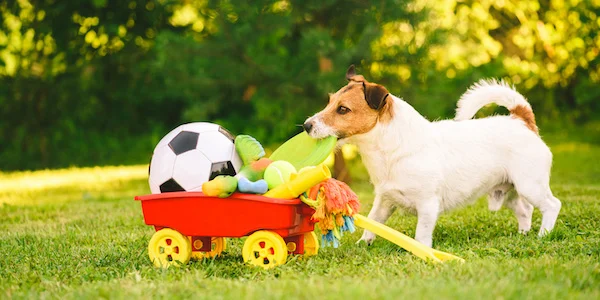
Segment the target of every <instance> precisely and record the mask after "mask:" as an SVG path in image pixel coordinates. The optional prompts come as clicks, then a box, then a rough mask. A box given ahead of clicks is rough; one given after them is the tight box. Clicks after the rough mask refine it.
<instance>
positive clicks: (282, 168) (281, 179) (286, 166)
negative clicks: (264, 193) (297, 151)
mask: <svg viewBox="0 0 600 300" xmlns="http://www.w3.org/2000/svg"><path fill="white" fill-rule="evenodd" d="M294 173H296V168H295V167H294V166H293V165H292V164H291V163H289V162H287V161H285V160H278V161H275V162H273V163H272V164H270V165H269V166H268V167H267V169H266V170H265V174H264V178H265V180H266V181H267V183H268V184H269V189H270V190H272V189H274V188H276V187H277V186H279V185H281V184H283V183H286V182H288V181H290V177H291V175H292V174H294Z"/></svg>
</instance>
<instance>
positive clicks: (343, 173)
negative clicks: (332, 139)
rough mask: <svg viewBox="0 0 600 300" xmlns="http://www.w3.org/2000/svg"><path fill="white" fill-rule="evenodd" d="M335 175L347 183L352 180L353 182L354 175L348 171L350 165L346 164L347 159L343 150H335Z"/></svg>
mask: <svg viewBox="0 0 600 300" xmlns="http://www.w3.org/2000/svg"><path fill="white" fill-rule="evenodd" d="M333 176H334V178H335V179H337V180H339V181H343V182H345V183H347V184H350V182H352V177H350V172H349V171H348V167H347V166H346V160H345V159H344V155H343V154H342V151H336V152H335V162H334V164H333Z"/></svg>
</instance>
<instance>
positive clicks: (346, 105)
mask: <svg viewBox="0 0 600 300" xmlns="http://www.w3.org/2000/svg"><path fill="white" fill-rule="evenodd" d="M346 78H347V79H348V81H349V83H348V85H346V86H344V87H343V88H341V89H340V90H338V91H337V92H336V93H335V94H332V95H330V97H329V104H328V105H327V107H325V109H323V110H322V111H320V112H319V113H317V114H315V115H314V116H312V117H310V118H308V119H307V120H306V122H305V123H304V129H305V130H306V131H307V132H308V133H309V134H310V135H311V136H312V137H314V138H323V137H326V136H330V135H333V136H336V137H338V138H339V139H340V140H341V141H342V142H349V143H352V144H355V145H356V146H358V149H359V152H360V154H361V157H362V161H363V163H364V165H365V166H366V168H367V170H368V172H369V176H370V177H371V181H372V183H373V185H374V187H375V200H374V203H373V208H372V209H371V212H370V213H369V218H371V219H373V220H375V221H378V222H381V223H384V222H385V221H386V220H387V219H388V218H389V217H390V215H391V214H392V213H393V211H394V209H395V208H396V207H400V208H402V209H404V210H406V211H408V212H411V213H416V214H417V216H418V222H417V229H416V237H415V238H416V240H418V241H419V242H421V243H423V244H425V245H428V246H431V244H432V235H433V229H434V227H435V224H436V221H437V218H438V215H439V214H440V213H441V212H445V211H448V210H450V209H453V208H456V207H459V206H462V205H464V204H469V203H472V202H475V200H477V199H478V198H479V197H481V196H483V195H485V194H486V193H487V194H488V195H489V208H490V209H491V210H497V209H499V208H500V207H501V206H502V204H503V203H504V204H505V205H506V206H507V207H509V208H510V209H512V210H513V211H514V213H515V215H516V217H517V220H518V223H519V231H520V232H522V233H526V232H528V231H529V230H530V229H531V216H532V213H533V206H535V207H537V208H538V209H539V210H540V211H541V213H542V225H541V228H540V231H539V235H540V236H542V235H544V234H546V233H547V232H550V231H551V230H552V228H553V227H554V224H555V222H556V218H557V217H558V213H559V211H560V208H561V203H560V201H559V200H558V199H557V198H556V197H554V196H553V195H552V191H551V190H550V185H549V181H550V168H551V165H552V153H551V152H550V149H549V148H548V147H547V146H546V144H545V143H544V142H543V141H542V139H541V138H540V137H539V135H538V129H537V126H536V123H535V119H534V115H533V111H532V109H531V105H529V103H528V102H527V101H526V100H525V98H524V97H523V96H522V95H521V94H519V93H518V92H517V91H515V90H514V89H513V88H511V87H510V86H508V85H507V84H505V83H503V82H497V81H480V82H479V83H477V84H475V85H473V86H472V87H471V88H470V89H469V90H468V91H467V92H466V93H465V94H464V95H463V96H462V97H461V98H460V100H459V101H458V109H457V111H456V117H455V119H454V120H444V121H438V122H430V121H428V120H426V119H425V118H424V117H423V116H421V115H420V114H419V113H418V112H417V111H416V110H415V109H414V108H413V107H412V106H410V105H409V104H408V103H406V102H404V101H403V100H402V99H400V98H398V97H395V96H394V95H391V94H390V93H389V92H388V91H387V89H386V88H385V87H383V86H381V85H378V84H374V83H370V82H368V81H366V80H365V79H364V77H363V76H361V75H356V73H355V70H354V66H351V67H350V68H349V69H348V72H347V74H346ZM490 103H496V104H498V105H502V106H505V107H506V108H508V110H509V111H510V116H494V117H488V118H483V119H474V120H471V118H472V117H473V116H474V115H475V113H476V112H477V111H478V110H479V109H480V108H482V107H483V106H485V105H487V104H490ZM511 191H515V192H516V193H514V192H511ZM505 195H509V196H508V197H506V198H507V199H504V198H505ZM532 205H533V206H532ZM374 239H375V235H374V234H373V233H371V232H369V231H367V230H365V232H364V233H363V236H362V238H361V239H360V240H361V241H365V242H367V244H371V243H372V242H373V240H374Z"/></svg>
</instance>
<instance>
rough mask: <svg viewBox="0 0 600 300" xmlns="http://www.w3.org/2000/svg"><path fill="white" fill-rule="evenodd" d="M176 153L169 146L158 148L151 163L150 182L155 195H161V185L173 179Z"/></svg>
mask: <svg viewBox="0 0 600 300" xmlns="http://www.w3.org/2000/svg"><path fill="white" fill-rule="evenodd" d="M175 158H176V155H175V153H174V152H173V151H172V150H171V148H169V146H168V145H162V146H157V147H156V149H154V154H153V155H152V160H151V161H150V170H149V172H150V176H148V182H149V184H150V191H151V192H152V193H153V194H158V193H160V185H161V184H163V183H164V182H165V181H167V180H169V179H171V178H172V177H173V165H174V164H175Z"/></svg>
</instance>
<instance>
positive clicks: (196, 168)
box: [173, 149, 211, 192]
mask: <svg viewBox="0 0 600 300" xmlns="http://www.w3.org/2000/svg"><path fill="white" fill-rule="evenodd" d="M210 166H211V162H210V161H209V160H208V159H207V158H206V156H204V154H203V153H202V151H200V150H198V149H195V150H191V151H187V152H185V153H183V154H180V155H177V158H175V165H174V167H173V179H175V181H176V182H177V183H179V185H180V186H181V187H182V188H183V189H184V190H186V191H188V192H191V191H201V190H202V184H203V183H204V182H207V181H208V180H209V176H210Z"/></svg>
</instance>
